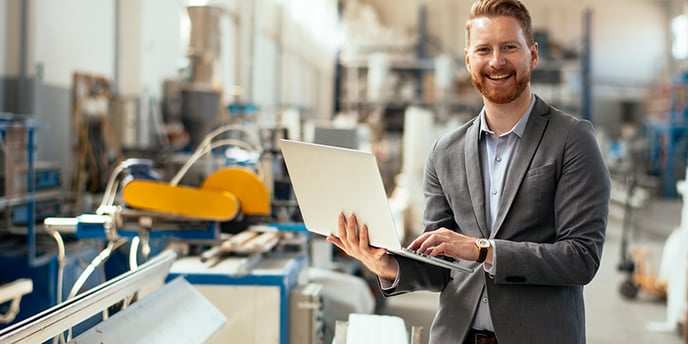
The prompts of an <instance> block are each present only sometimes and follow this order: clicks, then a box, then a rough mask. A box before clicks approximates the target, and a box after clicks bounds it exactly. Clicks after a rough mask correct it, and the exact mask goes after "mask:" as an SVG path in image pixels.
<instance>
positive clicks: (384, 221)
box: [280, 140, 475, 272]
mask: <svg viewBox="0 0 688 344" xmlns="http://www.w3.org/2000/svg"><path fill="white" fill-rule="evenodd" d="M280 147H281V149H282V155H283V156H284V161H285V163H286V166H287V171H288V172H289V178H290V179H291V183H292V186H293V188H294V193H295V196H296V201H297V202H298V204H299V208H300V210H301V214H302V216H303V221H304V224H305V226H306V228H307V229H308V230H309V231H311V232H313V233H318V234H321V235H324V236H328V235H330V234H332V235H335V236H336V235H338V229H337V217H338V215H339V214H340V213H341V212H344V213H345V214H347V215H348V214H351V213H354V214H356V218H357V220H358V223H359V225H361V226H362V225H363V224H366V225H368V229H369V237H370V245H371V246H375V247H380V248H385V249H387V251H388V252H390V253H393V254H397V255H400V256H404V257H409V258H412V259H416V260H420V261H422V262H425V263H429V264H433V265H437V266H441V267H444V268H448V269H456V270H461V271H466V272H471V271H473V269H474V267H475V264H472V263H473V262H461V261H459V260H450V259H444V258H440V257H432V256H428V255H424V254H421V253H418V252H415V251H411V250H408V249H406V248H404V247H402V246H401V243H400V241H399V237H398V236H397V230H396V229H395V225H394V218H393V217H392V212H391V210H390V208H389V203H388V200H387V194H386V193H385V188H384V185H383V184H382V177H381V176H380V170H379V168H378V165H377V160H376V158H375V156H374V155H373V154H372V153H370V152H365V151H360V150H354V149H347V148H340V147H333V146H326V145H319V144H313V143H306V142H299V141H292V140H281V142H280ZM471 265H472V266H471Z"/></svg>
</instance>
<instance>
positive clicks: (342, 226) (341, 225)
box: [337, 213, 346, 241]
mask: <svg viewBox="0 0 688 344" xmlns="http://www.w3.org/2000/svg"><path fill="white" fill-rule="evenodd" d="M337 227H338V228H337V229H338V231H339V239H341V240H342V241H344V240H346V216H345V215H344V213H339V216H338V218H337Z"/></svg>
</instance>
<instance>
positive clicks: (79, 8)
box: [28, 0, 115, 88]
mask: <svg viewBox="0 0 688 344" xmlns="http://www.w3.org/2000/svg"><path fill="white" fill-rule="evenodd" d="M34 2H35V4H34V16H33V18H32V21H31V25H30V30H31V28H35V34H34V35H32V36H33V37H34V40H33V41H32V42H31V44H30V45H29V57H28V58H29V62H28V73H29V74H30V75H33V74H34V68H35V65H36V63H42V64H43V70H44V75H43V82H44V83H45V84H49V85H52V86H61V87H67V88H68V87H69V86H70V85H71V82H72V73H73V72H74V71H81V72H88V73H95V74H101V75H105V76H109V77H112V75H113V70H114V61H115V56H114V55H115V54H114V45H113V43H112V42H113V40H114V36H115V33H114V27H115V19H114V13H115V11H114V0H61V1H52V0H34Z"/></svg>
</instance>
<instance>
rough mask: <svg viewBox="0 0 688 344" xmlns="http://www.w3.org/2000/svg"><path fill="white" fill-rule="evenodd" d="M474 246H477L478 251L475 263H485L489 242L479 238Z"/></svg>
mask: <svg viewBox="0 0 688 344" xmlns="http://www.w3.org/2000/svg"><path fill="white" fill-rule="evenodd" d="M475 246H478V249H480V253H479V254H478V260H476V262H478V263H482V262H484V261H485V258H487V249H488V248H490V241H489V240H487V239H485V238H480V239H478V240H476V241H475Z"/></svg>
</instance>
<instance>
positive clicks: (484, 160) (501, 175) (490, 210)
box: [473, 96, 535, 331]
mask: <svg viewBox="0 0 688 344" xmlns="http://www.w3.org/2000/svg"><path fill="white" fill-rule="evenodd" d="M534 105H535V96H533V97H532V99H531V100H530V106H529V107H528V109H527V110H526V112H525V113H524V114H523V116H521V119H520V120H519V121H518V122H517V123H516V125H514V127H513V128H511V130H509V131H508V132H506V133H504V134H502V135H500V136H497V135H495V133H494V132H493V131H492V130H490V128H489V126H488V125H487V121H486V120H485V108H483V110H482V111H480V136H479V137H478V145H479V148H480V165H481V168H482V174H483V183H484V185H483V187H484V190H485V216H486V220H487V221H486V223H487V225H488V226H489V228H487V230H488V232H490V233H492V226H493V225H494V222H495V219H496V218H497V213H498V212H499V200H500V199H501V198H502V191H503V190H504V181H505V180H506V174H507V172H508V171H509V166H511V160H512V159H513V156H514V152H515V151H516V147H518V143H519V142H520V141H521V138H522V137H523V133H524V132H525V130H526V123H528V118H529V117H530V112H531V111H532V110H533V106H534ZM492 237H493V235H492V234H490V244H491V245H492V258H493V259H492V264H491V265H490V264H483V267H484V268H485V271H487V272H488V273H490V274H491V275H492V274H494V272H495V269H496V267H497V261H496V259H495V257H496V255H495V245H494V240H492ZM489 305H490V304H489V300H488V297H487V290H486V289H484V288H483V294H482V296H481V297H480V304H479V305H478V311H477V312H476V314H475V319H473V328H474V329H477V330H487V331H494V325H493V324H492V316H491V315H490V307H489Z"/></svg>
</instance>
